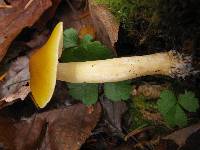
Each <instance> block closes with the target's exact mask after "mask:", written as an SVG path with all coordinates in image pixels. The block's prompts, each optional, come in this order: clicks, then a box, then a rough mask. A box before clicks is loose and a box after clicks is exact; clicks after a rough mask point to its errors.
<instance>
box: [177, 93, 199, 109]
mask: <svg viewBox="0 0 200 150" xmlns="http://www.w3.org/2000/svg"><path fill="white" fill-rule="evenodd" d="M178 102H179V104H180V105H181V106H182V107H183V108H184V109H185V110H187V111H189V112H196V111H197V109H198V108H199V103H198V99H197V98H196V97H195V95H194V93H193V92H187V91H185V94H180V95H179V98H178Z"/></svg>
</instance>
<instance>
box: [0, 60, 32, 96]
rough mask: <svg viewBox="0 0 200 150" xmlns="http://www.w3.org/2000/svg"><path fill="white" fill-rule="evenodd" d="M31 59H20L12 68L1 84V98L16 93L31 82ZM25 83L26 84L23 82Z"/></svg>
mask: <svg viewBox="0 0 200 150" xmlns="http://www.w3.org/2000/svg"><path fill="white" fill-rule="evenodd" d="M28 63H29V58H28V57H27V56H22V57H18V58H17V59H16V60H15V61H14V62H13V63H12V64H11V66H10V68H9V70H8V71H7V75H6V77H5V81H3V82H1V83H0V97H4V96H8V95H10V94H13V93H15V92H16V91H17V90H18V89H19V88H20V87H22V86H23V85H25V84H26V83H27V82H28V80H29V67H28V66H29V65H28ZM22 81H24V82H22Z"/></svg>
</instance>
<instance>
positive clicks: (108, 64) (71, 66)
mask: <svg viewBox="0 0 200 150" xmlns="http://www.w3.org/2000/svg"><path fill="white" fill-rule="evenodd" d="M181 63H182V64H184V63H183V61H182V57H179V55H178V54H176V53H174V52H172V51H169V52H163V53H156V54H152V55H146V56H133V57H122V58H113V59H107V60H97V61H86V62H70V63H59V64H58V70H57V80H61V81H66V82H71V83H84V82H85V83H105V82H117V81H123V80H128V79H132V78H136V77H141V76H146V75H167V76H173V75H174V73H176V70H178V69H177V67H178V68H181V67H182V68H181V69H183V67H184V65H182V64H181ZM177 72H178V71H177Z"/></svg>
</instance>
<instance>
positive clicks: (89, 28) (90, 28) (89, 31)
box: [79, 25, 96, 39]
mask: <svg viewBox="0 0 200 150" xmlns="http://www.w3.org/2000/svg"><path fill="white" fill-rule="evenodd" d="M87 34H89V35H91V36H92V37H93V39H95V38H96V31H95V29H94V27H93V26H91V25H87V26H84V27H82V28H81V29H80V31H79V38H80V39H82V38H83V37H84V36H85V35H87Z"/></svg>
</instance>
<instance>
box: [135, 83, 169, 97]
mask: <svg viewBox="0 0 200 150" xmlns="http://www.w3.org/2000/svg"><path fill="white" fill-rule="evenodd" d="M168 87H169V85H168V84H162V85H159V84H149V83H145V84H142V85H139V86H138V87H136V88H134V89H133V92H132V95H133V96H139V95H143V96H145V98H146V99H157V98H159V97H160V92H161V91H163V90H166V89H168Z"/></svg>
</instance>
